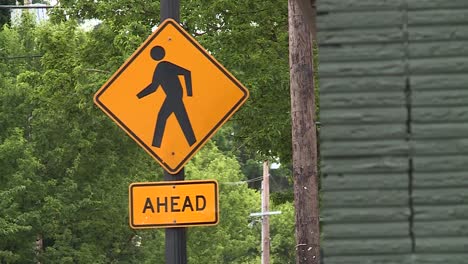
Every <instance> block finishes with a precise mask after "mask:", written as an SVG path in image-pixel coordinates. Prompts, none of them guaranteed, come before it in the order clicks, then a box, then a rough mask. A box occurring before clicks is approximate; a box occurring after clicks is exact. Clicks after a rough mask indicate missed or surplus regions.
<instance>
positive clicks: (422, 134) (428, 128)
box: [411, 123, 468, 168]
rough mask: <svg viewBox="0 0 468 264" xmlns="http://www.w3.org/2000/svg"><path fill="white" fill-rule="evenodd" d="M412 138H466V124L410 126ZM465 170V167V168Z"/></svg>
mask: <svg viewBox="0 0 468 264" xmlns="http://www.w3.org/2000/svg"><path fill="white" fill-rule="evenodd" d="M411 129H412V132H413V133H412V135H413V138H415V139H419V138H466V136H467V135H468V124H463V123H460V124H454V123H446V124H417V123H415V124H412V125H411ZM465 168H466V167H465Z"/></svg>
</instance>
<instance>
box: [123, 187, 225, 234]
mask: <svg viewBox="0 0 468 264" xmlns="http://www.w3.org/2000/svg"><path fill="white" fill-rule="evenodd" d="M129 212H130V218H129V220H130V226H131V227H132V228H133V229H141V228H167V227H190V226H210V225H216V224H218V221H219V199H218V182H216V181H214V180H203V181H172V182H171V181H164V182H148V183H132V184H131V185H130V187H129Z"/></svg>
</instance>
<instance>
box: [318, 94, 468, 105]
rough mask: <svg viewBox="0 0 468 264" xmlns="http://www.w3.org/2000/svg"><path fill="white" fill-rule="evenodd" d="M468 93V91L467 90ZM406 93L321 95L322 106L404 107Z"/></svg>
mask: <svg viewBox="0 0 468 264" xmlns="http://www.w3.org/2000/svg"><path fill="white" fill-rule="evenodd" d="M467 94H468V91H467ZM404 105H405V94H404V93H399V92H389V93H384V92H381V93H348V94H345V93H341V94H323V95H322V96H320V107H321V108H323V109H330V108H335V107H340V108H358V107H362V108H371V107H392V106H393V107H404Z"/></svg>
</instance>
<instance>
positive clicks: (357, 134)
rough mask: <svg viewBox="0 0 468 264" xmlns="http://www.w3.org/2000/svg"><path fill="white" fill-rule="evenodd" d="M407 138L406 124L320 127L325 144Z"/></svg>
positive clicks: (321, 137) (325, 125)
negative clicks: (333, 141) (326, 142)
mask: <svg viewBox="0 0 468 264" xmlns="http://www.w3.org/2000/svg"><path fill="white" fill-rule="evenodd" d="M343 111H344V112H345V111H346V110H343ZM321 120H323V121H321V122H322V123H323V122H326V119H321ZM467 129H468V126H467ZM405 137H406V124H404V123H401V124H378V125H377V124H376V125H328V124H326V123H325V124H322V126H321V127H320V139H321V140H322V141H323V142H325V141H326V140H342V139H343V140H350V139H353V140H357V139H398V138H405Z"/></svg>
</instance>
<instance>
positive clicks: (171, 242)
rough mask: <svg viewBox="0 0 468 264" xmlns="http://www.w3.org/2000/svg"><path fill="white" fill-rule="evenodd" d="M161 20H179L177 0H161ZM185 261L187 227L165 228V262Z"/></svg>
mask: <svg viewBox="0 0 468 264" xmlns="http://www.w3.org/2000/svg"><path fill="white" fill-rule="evenodd" d="M160 17H161V18H160V19H161V22H163V21H164V20H166V19H167V18H172V19H174V20H175V21H177V22H179V20H180V2H179V0H161V13H160ZM184 178H185V172H184V169H182V170H181V171H180V172H179V173H177V174H170V173H169V172H167V171H164V180H165V181H183V180H184ZM186 263H187V228H185V227H177V228H166V264H186Z"/></svg>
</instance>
